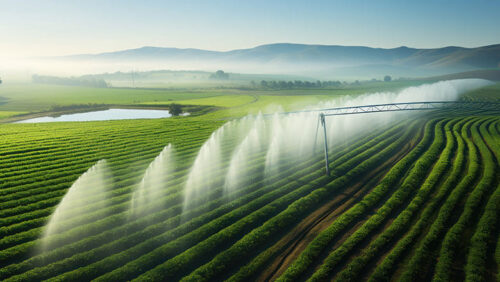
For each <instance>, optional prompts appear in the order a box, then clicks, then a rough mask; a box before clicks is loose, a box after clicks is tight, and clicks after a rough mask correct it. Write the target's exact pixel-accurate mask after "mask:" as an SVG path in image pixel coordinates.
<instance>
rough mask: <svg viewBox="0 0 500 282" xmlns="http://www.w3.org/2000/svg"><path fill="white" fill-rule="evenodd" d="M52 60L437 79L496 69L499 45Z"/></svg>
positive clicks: (179, 52) (283, 48)
mask: <svg viewBox="0 0 500 282" xmlns="http://www.w3.org/2000/svg"><path fill="white" fill-rule="evenodd" d="M57 59H58V60H64V61H66V60H69V61H76V62H78V61H80V62H81V61H84V62H91V63H92V62H93V63H101V64H106V63H107V64H113V63H115V64H121V65H124V64H129V65H138V66H140V68H143V69H144V68H146V69H147V68H150V69H198V70H216V69H225V70H229V71H235V72H236V71H238V72H270V73H279V72H281V73H294V74H313V75H320V76H321V75H323V76H324V75H328V76H330V75H339V74H341V75H343V76H344V77H349V76H358V77H369V76H374V75H381V74H392V75H395V76H398V75H399V76H419V75H420V76H422V75H423V76H425V75H440V74H447V73H452V72H461V71H471V70H479V69H498V68H500V44H497V45H489V46H482V47H477V48H464V47H455V46H450V47H443V48H435V49H417V48H409V47H398V48H392V49H383V48H371V47H363V46H339V45H306V44H291V43H277V44H268V45H261V46H257V47H254V48H248V49H239V50H231V51H208V50H201V49H180V48H163V47H142V48H137V49H129V50H123V51H116V52H108V53H100V54H85V55H72V56H65V57H58V58H57Z"/></svg>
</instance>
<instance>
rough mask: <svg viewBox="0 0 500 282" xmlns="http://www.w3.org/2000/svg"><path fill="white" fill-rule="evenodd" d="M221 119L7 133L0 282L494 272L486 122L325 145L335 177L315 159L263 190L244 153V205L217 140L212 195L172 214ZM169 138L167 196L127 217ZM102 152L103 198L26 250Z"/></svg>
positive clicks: (495, 162) (428, 125) (257, 160)
mask: <svg viewBox="0 0 500 282" xmlns="http://www.w3.org/2000/svg"><path fill="white" fill-rule="evenodd" d="M186 120H188V119H186ZM221 124H222V122H221V121H218V122H216V123H213V122H211V121H203V120H201V119H200V120H188V121H184V122H173V121H169V120H166V121H165V120H162V121H137V122H129V123H118V122H109V123H108V122H105V123H94V124H91V125H84V126H83V127H82V128H79V129H78V130H76V129H74V128H72V126H71V125H70V124H59V125H58V124H54V125H48V127H49V128H51V131H50V133H48V134H42V133H40V130H39V126H41V125H2V128H0V136H2V137H3V138H4V139H2V140H1V141H0V235H1V236H0V266H1V269H0V280H2V281H40V280H47V279H49V280H53V281H87V280H96V281H129V280H134V281H145V280H146V281H148V280H154V281H176V280H184V281H208V280H226V279H228V280H231V281H248V280H258V281H274V280H280V281H297V280H299V281H300V280H311V281H322V280H330V279H335V280H338V281H359V280H371V281H387V280H399V279H403V280H405V279H406V280H418V279H424V280H430V279H436V280H470V281H473V280H474V281H475V280H485V281H494V280H495V279H497V278H498V277H500V276H499V273H498V268H499V266H498V264H499V258H498V253H499V250H500V246H498V245H499V244H498V234H499V230H500V226H498V216H499V210H498V207H499V206H500V205H499V200H500V198H499V197H500V196H499V191H500V190H499V187H500V168H499V157H500V156H499V155H500V151H499V150H500V149H499V147H498V144H500V118H499V117H498V115H496V113H491V112H488V113H486V112H484V113H473V112H471V113H449V114H447V116H446V118H444V117H442V116H440V115H439V114H435V115H429V116H428V117H426V118H417V119H415V120H414V121H412V122H401V123H399V124H398V125H394V126H393V127H392V128H390V129H388V130H385V131H384V130H383V129H382V130H380V131H378V132H372V133H370V134H369V135H366V136H364V137H362V138H360V139H359V140H358V141H357V142H355V143H352V144H347V145H343V146H334V147H333V149H334V150H333V151H332V159H333V162H332V163H331V170H332V176H331V177H326V176H325V175H324V160H323V158H322V155H321V154H320V152H318V154H317V155H315V157H313V158H311V159H308V160H304V161H303V163H299V164H293V163H292V162H290V161H287V160H286V159H285V160H284V162H283V163H282V164H281V165H280V169H279V173H278V174H276V175H274V176H272V177H271V178H269V179H267V180H266V181H264V180H263V178H262V175H263V168H264V162H265V156H266V154H265V153H266V152H265V151H263V152H259V153H256V154H255V155H252V156H251V157H250V158H249V161H248V167H249V173H248V178H247V179H242V181H243V182H244V183H245V185H242V187H240V188H239V189H238V190H236V191H234V192H233V193H234V194H235V195H238V197H233V196H231V195H228V196H227V197H226V198H225V197H220V195H221V194H222V191H223V190H222V186H223V183H224V176H225V171H226V167H227V166H228V164H229V157H230V155H231V152H232V150H233V148H235V146H237V144H238V141H237V140H232V139H231V140H227V141H225V142H224V143H223V146H222V151H223V155H224V157H223V160H222V163H223V166H222V168H221V169H220V170H219V171H217V172H216V173H215V175H214V182H213V183H211V184H213V185H214V187H216V188H214V189H213V190H211V191H210V192H208V194H207V195H208V198H209V199H210V200H208V201H206V202H204V203H200V204H199V205H197V206H195V207H194V208H192V209H190V210H188V212H187V213H186V214H185V215H184V216H181V213H182V211H183V206H182V200H183V188H184V183H185V181H186V178H187V174H188V173H189V169H190V166H191V164H192V162H193V160H194V158H195V156H196V154H197V152H198V150H199V148H200V146H201V145H202V143H203V142H204V140H206V139H207V138H208V137H209V135H210V134H211V133H212V132H213V131H214V129H216V128H217V127H218V126H220V125H221ZM18 128H23V131H22V132H19V130H18ZM193 132H195V133H193ZM20 136H21V138H20ZM14 140H21V141H20V142H17V143H13V141H14ZM168 143H172V144H173V145H174V146H175V148H176V149H177V157H178V158H179V159H180V161H179V166H178V167H177V168H176V170H175V172H174V174H173V177H172V178H171V179H170V180H169V181H168V185H167V186H166V187H168V188H167V190H166V194H164V195H162V196H161V197H156V200H155V201H154V202H153V203H152V207H151V208H152V210H155V209H156V210H157V211H156V212H155V213H151V214H148V215H146V216H144V217H142V218H137V219H134V220H130V219H129V218H128V214H127V211H128V207H129V201H130V197H131V194H132V192H133V189H134V187H135V186H136V185H137V182H138V181H139V180H140V179H141V176H142V174H143V172H144V170H145V169H146V167H147V166H148V164H149V163H150V162H151V160H152V159H154V157H155V156H156V155H157V154H158V153H159V151H161V149H162V148H163V147H164V146H165V145H166V144H168ZM289 153H292V152H289ZM104 158H105V159H107V160H108V164H109V167H110V169H111V173H112V175H113V179H114V184H113V186H112V189H111V198H110V205H109V206H107V207H106V208H95V209H93V207H94V206H95V207H99V203H100V200H99V199H98V198H95V199H94V201H93V202H91V203H90V204H89V205H88V206H87V207H86V208H89V209H91V210H92V212H90V213H88V214H78V213H74V216H73V218H72V220H69V221H67V222H66V223H65V224H67V225H68V226H69V227H70V228H69V229H68V230H67V231H65V232H64V233H61V234H58V235H54V236H53V237H49V240H51V241H53V242H55V241H59V242H60V243H61V245H60V246H58V247H57V248H55V249H53V250H51V251H49V252H47V253H45V254H36V253H34V252H33V251H34V250H35V249H36V246H37V245H38V244H39V236H40V234H41V231H42V227H43V226H44V225H45V223H46V221H47V219H48V217H49V216H50V214H51V213H52V212H53V210H54V208H55V206H56V205H57V203H59V201H60V200H61V198H62V197H63V196H64V194H65V192H66V191H67V189H68V188H69V187H70V186H71V184H72V183H73V182H74V181H75V180H76V179H77V178H78V176H79V175H80V174H81V173H83V172H85V171H86V170H87V169H88V168H89V167H91V166H92V165H93V164H94V163H95V162H96V161H97V160H100V159H104ZM290 160H291V159H290ZM155 196H156V195H155ZM89 197H90V198H89V199H93V198H92V197H95V196H89ZM160 207H163V208H160ZM165 207H166V208H165ZM76 234H79V235H80V236H78V239H75V238H76V237H75V235H76Z"/></svg>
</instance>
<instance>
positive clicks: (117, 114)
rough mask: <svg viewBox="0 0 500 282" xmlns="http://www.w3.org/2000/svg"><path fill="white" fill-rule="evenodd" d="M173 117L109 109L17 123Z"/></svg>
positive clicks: (166, 114) (148, 111)
mask: <svg viewBox="0 0 500 282" xmlns="http://www.w3.org/2000/svg"><path fill="white" fill-rule="evenodd" d="M171 116H172V115H171V114H170V113H169V112H168V111H167V110H137V109H109V110H101V111H94V112H85V113H75V114H66V115H60V116H57V117H49V116H46V117H37V118H31V119H26V120H21V121H17V122H16V123H38V122H58V121H99V120H119V119H150V118H166V117H171Z"/></svg>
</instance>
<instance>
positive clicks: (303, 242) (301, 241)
mask: <svg viewBox="0 0 500 282" xmlns="http://www.w3.org/2000/svg"><path fill="white" fill-rule="evenodd" d="M413 146H414V145H413V144H411V143H408V144H406V145H405V146H404V147H403V148H402V149H401V150H399V152H398V153H396V154H395V155H394V156H392V157H391V158H390V159H388V160H387V161H386V162H385V163H384V164H382V165H381V166H379V167H378V168H377V169H376V170H374V171H372V172H370V173H369V174H367V175H365V176H364V177H363V178H361V179H359V180H358V181H357V182H356V183H353V184H352V185H350V186H349V187H347V188H346V189H345V190H344V191H343V192H342V193H341V194H339V195H337V196H336V197H334V198H333V199H332V200H330V201H329V202H327V203H325V204H324V205H323V206H321V207H320V208H319V209H317V210H316V211H314V212H313V213H311V214H310V215H309V216H307V217H306V218H305V219H303V220H302V221H301V222H300V223H299V224H298V225H297V226H295V228H293V229H292V230H291V231H290V232H288V233H287V234H286V235H285V236H284V237H283V238H282V239H280V241H278V242H277V243H276V244H275V245H274V246H272V247H271V248H272V249H273V252H274V253H275V256H274V257H273V259H272V261H270V263H269V264H268V267H267V268H266V269H264V270H263V272H262V273H261V274H260V275H259V276H258V277H257V280H258V281H273V280H275V279H276V278H278V277H279V276H280V275H281V274H283V272H284V271H285V270H286V269H287V268H288V266H289V265H290V264H291V263H292V262H293V261H294V260H295V259H296V258H297V257H298V256H299V255H300V253H301V252H302V251H303V250H304V249H305V248H306V247H307V246H308V244H309V243H310V242H311V241H312V240H313V239H314V238H315V237H316V236H317V235H318V234H319V233H320V232H321V231H323V230H324V229H326V228H327V227H328V226H330V225H331V224H332V222H333V221H335V219H336V218H337V217H338V216H339V215H341V214H342V213H343V212H345V211H346V210H348V209H349V208H350V207H352V206H353V205H354V204H356V203H357V202H358V201H360V200H361V199H362V197H363V196H364V195H365V194H366V193H368V192H369V191H370V190H371V189H373V188H374V187H375V186H376V185H377V184H378V182H379V181H380V180H381V179H382V178H383V176H384V175H385V174H386V173H387V171H388V170H389V169H390V168H391V167H392V165H394V164H395V163H396V162H398V161H399V160H400V159H401V158H403V157H404V155H406V154H407V153H408V152H409V151H410V150H411V148H412V147H413ZM354 230H355V229H354ZM354 230H351V231H350V232H354Z"/></svg>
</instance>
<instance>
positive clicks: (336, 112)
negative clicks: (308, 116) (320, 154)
mask: <svg viewBox="0 0 500 282" xmlns="http://www.w3.org/2000/svg"><path fill="white" fill-rule="evenodd" d="M446 109H480V110H493V111H499V110H500V103H498V102H483V101H481V102H475V101H471V102H463V101H437V102H408V103H391V104H377V105H366V106H353V107H339V108H330V109H322V110H307V111H299V112H320V114H319V120H320V121H321V126H323V135H324V140H325V166H326V175H327V176H330V160H329V158H328V140H327V136H326V119H325V118H326V117H328V116H340V115H353V114H366V113H380V112H397V111H422V110H446ZM289 113H295V112H289ZM317 132H318V131H317V130H316V138H317Z"/></svg>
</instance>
